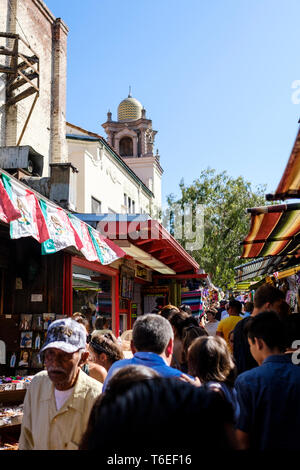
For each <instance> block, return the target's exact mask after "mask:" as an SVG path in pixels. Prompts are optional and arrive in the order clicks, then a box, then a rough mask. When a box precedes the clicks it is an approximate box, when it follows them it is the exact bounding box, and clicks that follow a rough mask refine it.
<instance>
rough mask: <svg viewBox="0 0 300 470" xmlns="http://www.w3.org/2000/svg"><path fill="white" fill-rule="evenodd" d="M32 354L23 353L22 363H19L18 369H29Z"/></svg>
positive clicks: (21, 355)
mask: <svg viewBox="0 0 300 470" xmlns="http://www.w3.org/2000/svg"><path fill="white" fill-rule="evenodd" d="M30 354H31V353H30V352H29V351H21V354H20V361H19V362H18V367H29V364H30Z"/></svg>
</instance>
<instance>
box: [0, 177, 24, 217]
mask: <svg viewBox="0 0 300 470" xmlns="http://www.w3.org/2000/svg"><path fill="white" fill-rule="evenodd" d="M19 217H21V212H20V210H19V209H17V208H15V207H14V205H13V203H12V201H11V199H10V198H9V196H8V194H7V192H6V190H5V188H4V185H3V182H2V179H1V178H0V220H2V222H5V223H6V224H9V223H10V222H12V221H13V220H16V219H18V218H19Z"/></svg>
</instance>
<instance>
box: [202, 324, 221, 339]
mask: <svg viewBox="0 0 300 470" xmlns="http://www.w3.org/2000/svg"><path fill="white" fill-rule="evenodd" d="M218 324H219V322H218V321H216V322H210V321H209V322H207V323H206V325H205V329H206V331H207V333H208V334H209V336H215V335H216V331H217V328H218Z"/></svg>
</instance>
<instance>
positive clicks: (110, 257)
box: [88, 226, 125, 264]
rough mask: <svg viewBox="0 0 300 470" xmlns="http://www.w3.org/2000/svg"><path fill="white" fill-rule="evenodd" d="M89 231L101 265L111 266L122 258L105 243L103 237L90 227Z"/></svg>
mask: <svg viewBox="0 0 300 470" xmlns="http://www.w3.org/2000/svg"><path fill="white" fill-rule="evenodd" d="M88 230H89V233H90V236H91V239H92V241H93V244H94V247H95V250H96V252H97V255H98V258H99V260H100V262H101V264H110V263H113V262H114V261H116V260H117V259H119V258H120V256H118V255H117V253H116V252H115V251H114V250H112V248H110V246H108V244H107V243H106V242H105V240H104V237H103V235H101V234H100V233H99V232H98V231H97V230H95V229H93V228H92V227H90V226H88ZM124 254H125V253H124Z"/></svg>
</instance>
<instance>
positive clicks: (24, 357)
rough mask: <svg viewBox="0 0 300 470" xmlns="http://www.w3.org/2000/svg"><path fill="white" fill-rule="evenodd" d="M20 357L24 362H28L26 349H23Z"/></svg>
mask: <svg viewBox="0 0 300 470" xmlns="http://www.w3.org/2000/svg"><path fill="white" fill-rule="evenodd" d="M21 359H22V361H24V362H28V359H29V352H28V351H23V354H22V357H21Z"/></svg>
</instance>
